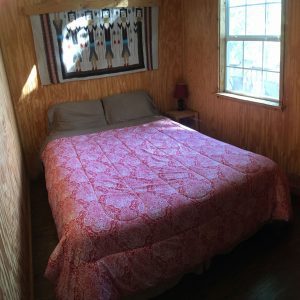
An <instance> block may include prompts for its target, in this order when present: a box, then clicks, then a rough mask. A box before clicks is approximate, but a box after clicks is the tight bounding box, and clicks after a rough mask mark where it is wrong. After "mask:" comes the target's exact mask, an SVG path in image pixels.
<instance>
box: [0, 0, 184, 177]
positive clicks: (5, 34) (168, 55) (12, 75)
mask: <svg viewBox="0 0 300 300" xmlns="http://www.w3.org/2000/svg"><path fill="white" fill-rule="evenodd" d="M38 2H39V1H36V0H1V1H0V43H1V44H2V48H3V57H4V62H5V67H6V70H7V76H8V78H9V86H10V89H11V94H12V99H13V103H14V106H15V110H16V117H17V121H18V124H19V128H20V134H21V139H22V143H23V146H24V152H25V158H26V162H27V166H28V170H29V171H30V174H31V176H32V177H34V176H36V175H37V173H38V170H39V161H38V156H39V150H40V146H41V144H42V142H43V140H44V139H45V136H46V132H47V127H46V123H47V122H46V112H47V109H48V108H49V106H51V105H53V104H55V103H59V102H65V101H78V100H87V99H96V98H101V97H104V96H107V95H111V94H114V93H119V92H127V91H132V90H137V89H144V90H146V91H148V92H149V93H150V94H151V95H152V96H153V97H154V100H155V102H156V103H157V105H158V107H159V108H160V109H161V110H162V111H166V110H169V109H171V108H173V107H174V105H175V104H174V99H173V97H172V93H173V89H174V86H175V83H176V82H177V81H179V80H182V73H183V71H182V62H183V45H182V40H183V30H182V28H183V19H182V1H181V0H158V4H159V69H158V70H154V71H150V72H141V73H135V74H130V75H123V76H115V77H109V78H102V79H95V80H86V81H77V82H70V83H64V84H57V85H50V86H41V85H40V82H39V79H38V78H37V83H36V80H31V81H33V82H31V84H29V86H30V85H31V88H29V90H30V93H28V94H27V95H24V94H23V95H22V90H23V88H24V86H25V85H26V82H27V83H28V77H29V75H30V74H31V72H32V69H33V68H34V67H35V66H36V56H35V51H34V46H33V37H32V32H31V26H30V21H29V17H28V16H26V15H25V14H24V13H23V8H24V7H26V6H32V5H34V4H36V3H38ZM31 79H32V78H31ZM29 81H30V80H29ZM27 85H28V84H27Z"/></svg>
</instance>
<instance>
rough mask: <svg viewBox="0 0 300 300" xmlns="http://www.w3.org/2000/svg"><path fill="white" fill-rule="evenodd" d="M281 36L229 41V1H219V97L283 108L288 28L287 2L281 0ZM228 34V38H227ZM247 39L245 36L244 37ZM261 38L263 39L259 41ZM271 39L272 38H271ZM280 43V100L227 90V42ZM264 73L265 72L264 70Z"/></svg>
mask: <svg viewBox="0 0 300 300" xmlns="http://www.w3.org/2000/svg"><path fill="white" fill-rule="evenodd" d="M281 1H282V2H281V36H280V37H279V38H278V37H277V36H259V35H257V36H250V35H249V36H247V39H242V38H240V37H237V38H234V39H228V38H227V37H228V36H229V22H227V23H226V15H227V14H228V12H229V5H228V0H219V12H218V13H219V16H218V29H219V34H218V49H219V55H218V56H219V57H218V59H219V82H218V93H217V94H218V95H220V96H224V97H225V98H234V99H237V100H242V101H250V102H254V103H261V104H263V105H267V106H272V107H280V108H283V98H284V52H285V28H286V23H285V22H286V18H285V16H286V3H287V0H281ZM227 33H228V36H227ZM242 37H245V36H242ZM258 37H261V38H262V39H259V40H258V39H257V38H258ZM269 37H271V38H269ZM232 40H233V41H238V40H241V41H251V40H252V41H279V42H280V69H279V99H278V100H277V99H274V98H272V97H263V96H262V97H257V96H253V95H247V94H244V93H240V92H234V91H229V90H226V73H227V72H226V62H227V51H226V50H227V49H226V48H227V41H232ZM243 69H244V68H243ZM262 71H263V70H262Z"/></svg>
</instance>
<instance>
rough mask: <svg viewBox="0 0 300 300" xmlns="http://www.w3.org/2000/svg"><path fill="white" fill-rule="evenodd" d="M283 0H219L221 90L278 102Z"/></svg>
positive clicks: (270, 102) (279, 93) (273, 102)
mask: <svg viewBox="0 0 300 300" xmlns="http://www.w3.org/2000/svg"><path fill="white" fill-rule="evenodd" d="M283 1H284V0H221V10H220V14H221V16H220V20H221V27H220V41H221V44H220V49H221V51H220V63H221V69H220V71H221V72H220V74H221V75H220V83H221V85H220V88H221V91H222V92H225V93H231V94H237V95H241V96H247V97H252V98H258V99H261V100H264V101H265V102H268V103H269V104H273V105H274V104H275V105H276V104H279V103H280V98H281V97H280V95H281V86H282V84H281V82H282V80H281V78H282V74H281V73H282V72H281V70H282V52H283V51H282V48H283V47H282V45H283V43H282V36H283V35H282V33H283V26H282V23H283V22H282V15H283V13H282V12H283ZM253 100H254V99H253Z"/></svg>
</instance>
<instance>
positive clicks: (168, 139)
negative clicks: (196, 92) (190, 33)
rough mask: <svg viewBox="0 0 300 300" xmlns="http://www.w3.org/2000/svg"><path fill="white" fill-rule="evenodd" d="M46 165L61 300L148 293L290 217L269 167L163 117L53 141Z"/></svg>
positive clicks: (54, 272) (279, 180) (53, 271)
mask: <svg viewBox="0 0 300 300" xmlns="http://www.w3.org/2000/svg"><path fill="white" fill-rule="evenodd" d="M42 159H43V162H44V166H45V170H46V182H47V189H48V192H49V202H50V205H51V209H52V213H53V216H54V219H55V222H56V225H57V230H58V235H59V244H58V245H57V247H56V249H55V250H54V252H53V253H52V255H51V257H50V259H49V263H48V267H47V270H46V276H47V277H48V278H49V279H50V280H51V281H52V282H54V283H55V286H56V294H57V297H58V298H59V299H117V298H120V297H122V296H128V295H131V294H133V293H136V292H138V291H142V290H146V289H148V288H151V287H153V286H156V285H158V284H161V283H164V282H165V281H167V280H168V279H169V278H172V277H174V276H176V275H178V274H182V273H184V272H188V271H190V270H192V269H193V268H195V267H196V266H197V265H198V264H200V263H202V262H204V261H207V260H208V259H210V258H211V257H213V256H215V255H216V254H219V253H222V252H224V251H228V250H230V249H231V248H232V247H233V246H235V245H236V244H237V243H239V242H240V241H241V240H243V239H245V238H247V237H249V236H250V235H251V234H253V233H255V232H256V231H257V230H258V228H260V227H261V226H262V224H264V223H265V222H267V221H270V220H272V219H281V220H287V221H288V220H289V218H290V214H291V207H290V200H289V192H288V188H287V185H286V180H285V177H284V176H283V175H282V173H281V172H280V171H279V169H278V166H277V165H276V164H275V163H274V162H272V161H271V160H269V159H267V158H265V157H263V156H260V155H256V154H253V153H251V152H247V151H244V150H241V149H238V148H236V147H233V146H231V145H228V144H225V143H222V142H220V141H217V140H214V139H211V138H209V137H207V136H205V135H202V134H200V133H198V132H196V131H193V130H190V129H188V128H186V127H183V126H181V125H178V124H177V123H175V122H172V121H170V120H168V119H163V120H160V121H156V122H152V123H148V124H144V125H139V126H135V127H127V128H122V129H114V130H109V131H104V132H99V133H93V134H88V135H82V136H75V137H68V138H61V139H57V140H54V141H52V142H50V143H49V144H48V145H47V146H46V148H45V150H44V152H43V154H42Z"/></svg>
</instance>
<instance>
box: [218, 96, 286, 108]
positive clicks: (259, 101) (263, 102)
mask: <svg viewBox="0 0 300 300" xmlns="http://www.w3.org/2000/svg"><path fill="white" fill-rule="evenodd" d="M217 97H221V98H226V99H230V100H232V101H238V102H245V103H247V104H253V105H259V106H263V107H265V108H269V109H275V110H280V111H284V109H285V107H284V106H283V105H282V104H281V103H272V102H270V101H267V100H263V99H257V98H251V97H246V96H241V95H236V94H231V93H217Z"/></svg>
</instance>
